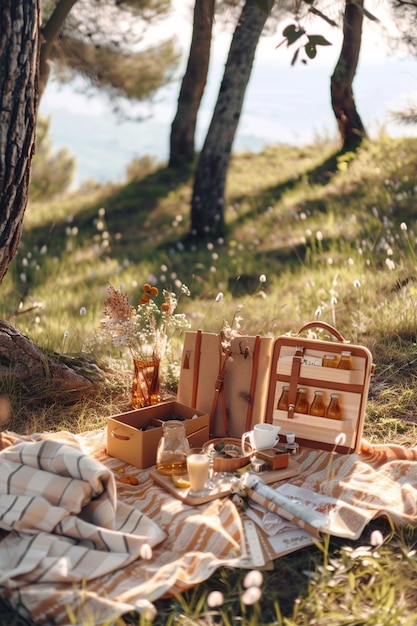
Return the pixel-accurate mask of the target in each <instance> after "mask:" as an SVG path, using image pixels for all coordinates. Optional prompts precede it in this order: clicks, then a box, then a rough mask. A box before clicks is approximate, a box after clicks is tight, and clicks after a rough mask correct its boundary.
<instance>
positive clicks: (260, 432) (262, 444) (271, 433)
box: [242, 424, 281, 450]
mask: <svg viewBox="0 0 417 626" xmlns="http://www.w3.org/2000/svg"><path fill="white" fill-rule="evenodd" d="M280 430H281V426H274V424H255V426H254V427H253V430H248V431H247V432H246V433H243V435H242V450H244V449H245V442H246V439H249V443H250V445H251V446H252V448H253V449H254V450H263V449H264V448H272V447H273V446H274V445H275V444H276V443H277V441H278V440H279V437H278V433H279V431H280Z"/></svg>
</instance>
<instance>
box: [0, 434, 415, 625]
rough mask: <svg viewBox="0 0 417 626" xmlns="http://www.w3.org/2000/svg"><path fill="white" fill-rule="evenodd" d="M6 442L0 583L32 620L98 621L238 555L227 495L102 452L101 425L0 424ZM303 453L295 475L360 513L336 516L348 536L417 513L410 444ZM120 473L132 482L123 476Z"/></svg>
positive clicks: (236, 519) (237, 516)
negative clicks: (202, 496) (198, 497)
mask: <svg viewBox="0 0 417 626" xmlns="http://www.w3.org/2000/svg"><path fill="white" fill-rule="evenodd" d="M2 440H3V442H4V443H3V445H7V444H12V445H11V447H6V448H5V449H4V450H3V451H1V452H0V475H1V480H0V502H1V507H2V508H1V512H0V528H2V529H3V530H4V534H5V537H4V538H3V539H2V540H1V541H0V572H1V574H0V576H1V583H0V585H1V586H0V593H2V595H4V596H7V597H9V599H11V601H13V602H15V603H16V606H24V607H26V609H27V610H28V611H29V612H30V613H31V616H32V619H33V620H34V621H35V622H36V623H37V624H40V625H41V624H51V623H54V624H57V625H61V626H66V625H69V624H70V623H74V616H75V619H76V623H82V621H83V620H84V621H88V623H91V624H100V623H103V622H105V621H110V620H112V619H116V618H117V617H118V616H122V615H123V614H126V613H128V612H130V611H132V610H137V611H143V610H144V609H146V607H147V606H149V603H150V602H152V601H154V600H156V599H158V598H161V597H164V596H166V595H171V594H174V593H177V592H182V591H184V590H186V589H187V588H190V587H192V586H195V585H196V584H198V583H199V582H202V581H203V580H206V579H207V578H209V577H210V576H211V575H212V574H213V573H214V571H215V570H216V569H218V568H219V567H221V566H222V565H226V566H231V567H239V565H240V564H241V560H240V559H241V554H242V549H243V544H244V532H243V522H242V515H244V514H243V513H242V511H241V510H240V509H238V508H237V507H236V506H235V504H234V503H233V502H232V500H231V499H230V498H227V497H226V498H222V499H218V500H213V501H211V502H208V503H207V504H203V505H199V506H198V507H192V506H189V505H187V504H184V503H183V502H181V501H180V500H178V499H176V498H173V497H172V495H170V494H169V493H167V492H165V491H164V489H163V488H162V487H160V486H159V485H157V484H156V483H155V482H154V481H153V480H152V478H151V476H150V473H149V471H147V470H137V469H135V468H133V467H132V466H128V465H126V464H124V463H122V462H121V461H119V460H117V459H114V458H111V457H108V456H107V454H106V450H105V442H106V438H105V432H103V431H95V432H93V433H84V434H82V435H72V434H70V433H66V432H63V433H56V434H42V435H33V436H31V437H26V438H25V437H20V436H18V435H15V434H13V433H5V434H4V433H2V434H0V447H2V446H1V443H2ZM298 461H299V463H300V465H301V473H300V474H299V475H298V476H296V477H294V478H292V479H291V483H292V484H293V485H294V486H296V487H297V486H298V487H302V488H306V489H311V490H314V491H315V492H316V493H319V494H323V495H327V496H331V497H334V498H338V499H343V501H346V502H348V503H349V504H350V505H351V506H352V507H353V509H354V511H355V515H352V517H351V519H349V520H346V519H343V524H342V525H343V526H344V527H345V526H346V524H348V525H351V530H352V532H354V533H355V535H357V536H359V535H360V534H361V532H362V530H363V528H364V527H365V526H366V524H367V523H368V522H369V521H371V520H372V519H373V518H375V517H378V516H381V515H387V516H389V517H390V518H391V519H392V521H393V523H396V524H409V523H413V524H415V523H416V521H417V462H416V461H417V449H416V448H412V449H408V450H405V449H404V448H402V447H400V446H370V445H364V446H363V449H362V451H361V454H353V455H347V456H344V455H338V454H332V453H329V452H323V451H317V450H316V451H303V452H302V453H301V454H300V455H299V457H298ZM121 470H123V474H121ZM19 474H21V476H20V478H23V480H20V479H19V480H18V478H19ZM126 474H128V475H133V476H135V477H136V479H137V482H138V484H137V485H131V484H125V483H122V482H120V477H121V476H124V475H126ZM36 476H37V477H36ZM62 481H63V482H62ZM14 483H15V485H16V493H12V489H11V486H12V485H13V484H14ZM51 487H52V488H51ZM5 497H6V499H7V498H9V499H8V500H7V502H8V505H9V506H8V507H7V503H6V504H4V502H6V501H5V500H4V498H5ZM10 497H11V498H12V499H10ZM21 498H23V500H21ZM19 500H20V504H18V501H19ZM32 504H33V510H32V511H30V509H31V506H30V505H32ZM26 505H29V507H28V509H27V512H26ZM16 507H17V508H16ZM19 507H20V508H19ZM38 507H45V508H44V509H43V512H44V514H40V513H39V511H40V510H41V509H38ZM57 509H58V510H57ZM13 510H14V513H12V511H13ZM21 513H24V515H23V516H21ZM20 516H21V517H20ZM20 519H22V520H23V521H22V522H21V523H20ZM123 520H124V521H123ZM339 522H340V520H338V519H337V518H336V519H335V521H334V527H335V531H336V534H337V525H338V523H339ZM136 524H138V525H136ZM331 530H332V529H331ZM122 545H124V548H122V547H121V546H122ZM65 548H66V549H65ZM77 550H80V552H79V556H80V559H79V561H77V559H76V556H77V552H76V551H77ZM84 555H85V556H84ZM271 558H273V554H271ZM71 614H72V616H71ZM71 619H72V622H71Z"/></svg>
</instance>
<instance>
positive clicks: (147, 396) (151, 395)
mask: <svg viewBox="0 0 417 626" xmlns="http://www.w3.org/2000/svg"><path fill="white" fill-rule="evenodd" d="M159 366H160V360H159V359H155V360H153V361H142V360H139V359H133V383H132V407H133V408H134V409H142V408H143V407H145V406H152V405H154V404H158V402H159V400H160V397H159V385H160V381H159Z"/></svg>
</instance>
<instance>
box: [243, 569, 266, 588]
mask: <svg viewBox="0 0 417 626" xmlns="http://www.w3.org/2000/svg"><path fill="white" fill-rule="evenodd" d="M263 582H264V577H263V574H262V572H260V571H259V570H258V569H252V570H251V571H250V572H248V573H247V574H246V576H245V578H244V579H243V586H244V587H245V589H247V588H248V587H262V585H263Z"/></svg>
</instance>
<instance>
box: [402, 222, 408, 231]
mask: <svg viewBox="0 0 417 626" xmlns="http://www.w3.org/2000/svg"><path fill="white" fill-rule="evenodd" d="M400 228H401V230H407V224H406V223H405V222H401V224H400Z"/></svg>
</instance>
